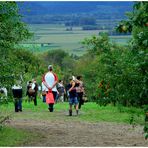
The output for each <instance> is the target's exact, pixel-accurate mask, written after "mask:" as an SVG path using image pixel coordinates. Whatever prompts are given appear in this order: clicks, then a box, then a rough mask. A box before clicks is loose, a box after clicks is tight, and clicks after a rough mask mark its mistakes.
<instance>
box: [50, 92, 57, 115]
mask: <svg viewBox="0 0 148 148" xmlns="http://www.w3.org/2000/svg"><path fill="white" fill-rule="evenodd" d="M52 93H53V97H54V101H55V100H56V97H57V92H55V91H52ZM48 105H49V108H48V109H49V111H50V112H53V109H54V108H53V106H54V103H51V104H48Z"/></svg>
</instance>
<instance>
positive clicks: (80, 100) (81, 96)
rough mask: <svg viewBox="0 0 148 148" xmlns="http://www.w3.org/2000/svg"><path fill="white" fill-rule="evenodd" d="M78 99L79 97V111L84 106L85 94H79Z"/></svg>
mask: <svg viewBox="0 0 148 148" xmlns="http://www.w3.org/2000/svg"><path fill="white" fill-rule="evenodd" d="M78 97H79V109H80V108H81V105H83V104H84V101H83V93H78Z"/></svg>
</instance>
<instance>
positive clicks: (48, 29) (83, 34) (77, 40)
mask: <svg viewBox="0 0 148 148" xmlns="http://www.w3.org/2000/svg"><path fill="white" fill-rule="evenodd" d="M29 28H30V31H31V32H33V33H34V37H33V38H32V39H31V40H28V41H27V42H25V43H23V44H20V45H21V46H24V47H27V48H28V49H30V50H32V51H33V52H42V51H47V50H51V49H52V50H54V49H63V50H65V51H67V52H69V53H70V54H71V53H73V54H76V55H79V56H80V55H82V54H84V53H85V52H86V49H84V48H83V47H82V44H81V42H82V41H83V40H84V39H85V38H90V37H91V36H93V35H98V34H99V33H100V32H101V31H102V30H82V28H81V27H73V29H72V30H71V31H67V30H66V29H67V28H66V27H65V26H64V25H52V24H34V25H30V26H29ZM110 38H111V41H113V42H117V43H119V44H122V45H125V44H126V43H127V41H128V40H129V38H130V36H111V37H110ZM41 44H43V46H41Z"/></svg>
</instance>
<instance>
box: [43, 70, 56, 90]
mask: <svg viewBox="0 0 148 148" xmlns="http://www.w3.org/2000/svg"><path fill="white" fill-rule="evenodd" d="M44 79H45V82H46V83H47V85H48V86H49V87H52V86H53V84H54V82H55V76H54V74H53V73H52V72H47V73H46V74H45V77H44ZM52 91H55V92H57V88H56V86H54V87H53V88H52Z"/></svg>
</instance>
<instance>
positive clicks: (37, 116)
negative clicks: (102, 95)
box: [0, 98, 144, 146]
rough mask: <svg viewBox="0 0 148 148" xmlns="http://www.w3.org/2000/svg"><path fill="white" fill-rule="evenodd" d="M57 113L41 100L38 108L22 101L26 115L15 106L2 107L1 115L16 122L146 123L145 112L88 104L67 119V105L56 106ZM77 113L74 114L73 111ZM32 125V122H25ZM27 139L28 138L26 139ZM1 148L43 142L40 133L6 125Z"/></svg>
mask: <svg viewBox="0 0 148 148" xmlns="http://www.w3.org/2000/svg"><path fill="white" fill-rule="evenodd" d="M54 107H55V110H54V112H53V113H50V112H49V111H48V109H47V104H46V103H43V102H42V100H41V99H39V98H38V106H34V105H33V102H31V103H28V102H25V101H23V112H18V113H15V112H14V105H13V103H9V104H6V105H1V106H0V110H1V112H0V115H3V116H7V115H9V116H10V120H13V121H19V120H20V121H26V122H27V121H35V122H38V123H40V122H41V121H46V122H48V121H50V122H51V121H53V122H56V123H57V122H58V121H59V122H60V121H65V122H68V123H69V122H81V123H86V122H87V123H100V122H111V123H113V122H114V123H120V124H128V125H130V119H131V117H132V116H133V117H134V124H136V125H143V124H144V113H143V110H142V109H138V108H128V107H121V106H120V107H119V106H117V107H114V106H112V105H109V106H106V107H103V106H102V107H100V106H98V105H97V104H96V103H93V102H87V103H85V104H84V105H83V106H82V108H81V110H80V113H79V115H78V116H75V115H74V116H72V117H70V116H68V108H69V107H68V102H64V103H57V104H55V106H54ZM73 112H74V111H73ZM26 124H29V123H26ZM24 137H25V138H24ZM0 139H2V140H0V146H21V145H23V143H27V142H28V141H35V140H36V141H40V137H39V136H37V133H34V132H33V133H32V132H29V131H28V130H25V131H24V130H23V129H20V128H18V129H17V127H15V128H14V127H12V126H11V127H9V126H3V128H2V129H1V130H0Z"/></svg>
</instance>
